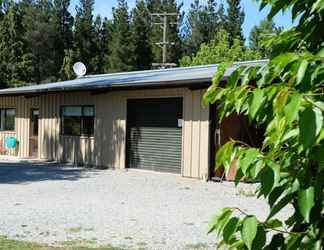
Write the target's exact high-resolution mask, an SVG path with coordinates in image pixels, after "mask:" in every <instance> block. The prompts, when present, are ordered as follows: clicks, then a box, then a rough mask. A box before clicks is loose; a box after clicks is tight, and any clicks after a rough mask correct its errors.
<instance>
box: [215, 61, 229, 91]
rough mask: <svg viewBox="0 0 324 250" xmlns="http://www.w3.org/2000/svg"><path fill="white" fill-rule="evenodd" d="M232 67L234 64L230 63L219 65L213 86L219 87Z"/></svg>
mask: <svg viewBox="0 0 324 250" xmlns="http://www.w3.org/2000/svg"><path fill="white" fill-rule="evenodd" d="M231 65H232V63H230V62H225V63H221V64H219V65H218V67H217V72H216V74H215V76H214V78H213V85H216V86H218V84H219V82H220V81H221V80H223V77H224V74H225V72H226V69H227V68H228V67H229V66H231Z"/></svg>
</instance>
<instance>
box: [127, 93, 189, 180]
mask: <svg viewBox="0 0 324 250" xmlns="http://www.w3.org/2000/svg"><path fill="white" fill-rule="evenodd" d="M182 123H183V121H182V98H159V99H136V100H128V102H127V147H126V148H127V167H128V168H139V169H147V170H153V171H161V172H171V173H179V174H180V173H181V155H182V154H181V151H182Z"/></svg>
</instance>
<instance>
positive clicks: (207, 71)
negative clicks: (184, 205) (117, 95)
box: [0, 60, 267, 95]
mask: <svg viewBox="0 0 324 250" xmlns="http://www.w3.org/2000/svg"><path fill="white" fill-rule="evenodd" d="M266 63H267V60H258V61H245V62H238V63H235V64H234V65H233V66H232V67H230V68H229V69H228V70H227V71H226V73H225V77H227V76H229V75H230V74H231V73H232V72H233V71H234V70H235V69H236V68H237V67H238V66H241V65H248V66H254V65H263V64H266ZM216 70H217V65H216V64H214V65H204V66H194V67H182V68H172V69H162V70H146V71H134V72H125V73H113V74H103V75H89V76H84V77H82V78H78V79H75V80H71V81H64V82H56V83H46V84H39V85H31V86H24V87H18V88H8V89H2V90H0V95H27V94H38V93H46V92H64V91H79V90H80V91H81V90H101V89H115V88H116V89H123V88H139V87H160V86H161V87H162V86H165V87H174V86H180V85H184V84H186V85H188V86H189V85H190V86H191V85H193V86H194V85H195V84H198V83H203V82H204V83H209V82H211V80H212V78H213V76H214V74H215V72H216Z"/></svg>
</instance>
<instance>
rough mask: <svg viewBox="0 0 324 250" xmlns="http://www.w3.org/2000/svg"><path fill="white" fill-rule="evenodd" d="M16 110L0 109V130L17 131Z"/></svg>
mask: <svg viewBox="0 0 324 250" xmlns="http://www.w3.org/2000/svg"><path fill="white" fill-rule="evenodd" d="M15 118H16V110H15V109H0V130H1V131H14V130H15Z"/></svg>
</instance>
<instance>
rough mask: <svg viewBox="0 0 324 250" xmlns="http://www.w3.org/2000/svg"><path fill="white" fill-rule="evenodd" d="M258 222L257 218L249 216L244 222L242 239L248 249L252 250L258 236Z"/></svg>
mask: <svg viewBox="0 0 324 250" xmlns="http://www.w3.org/2000/svg"><path fill="white" fill-rule="evenodd" d="M257 230H258V220H257V219H256V217H255V216H248V217H246V218H245V219H244V221H243V226H242V230H241V235H242V239H243V241H244V244H245V245H246V246H247V248H248V249H252V243H253V240H254V238H255V236H256V234H257Z"/></svg>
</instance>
